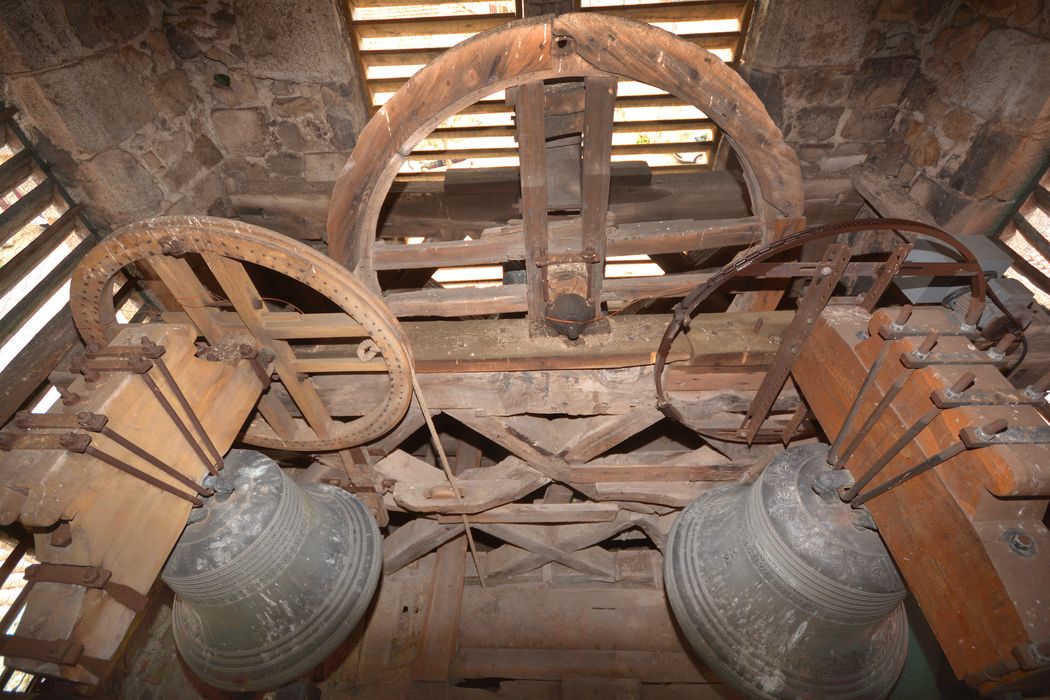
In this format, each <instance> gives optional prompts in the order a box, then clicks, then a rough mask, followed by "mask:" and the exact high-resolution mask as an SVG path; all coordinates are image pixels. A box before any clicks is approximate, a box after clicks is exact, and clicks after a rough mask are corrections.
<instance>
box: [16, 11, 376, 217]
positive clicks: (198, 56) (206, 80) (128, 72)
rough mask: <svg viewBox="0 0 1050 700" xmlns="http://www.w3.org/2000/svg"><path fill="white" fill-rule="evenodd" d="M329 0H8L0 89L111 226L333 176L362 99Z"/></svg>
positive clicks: (341, 24) (218, 206)
mask: <svg viewBox="0 0 1050 700" xmlns="http://www.w3.org/2000/svg"><path fill="white" fill-rule="evenodd" d="M344 8H345V3H343V2H341V0H266V2H257V1H253V0H151V1H150V2H143V1H142V0H65V1H62V0H9V2H7V3H5V7H4V13H3V18H2V20H0V57H2V61H0V71H2V73H0V79H2V83H0V94H2V95H3V99H4V101H5V103H7V104H9V105H14V106H16V107H18V108H19V109H20V110H21V114H20V117H19V119H20V122H21V123H22V125H23V126H24V127H25V128H26V130H27V131H28V132H29V135H30V137H31V138H32V139H34V141H36V142H37V143H38V145H39V149H40V152H41V154H42V155H43V156H44V157H45V159H47V160H48V161H49V162H51V163H52V164H53V165H54V168H55V171H56V174H57V175H58V176H59V177H60V178H61V179H62V180H63V181H64V182H65V183H66V184H67V185H69V186H71V188H72V189H73V193H74V196H75V197H76V198H77V199H78V200H79V201H81V202H84V203H85V204H86V205H87V206H88V212H89V215H90V216H91V218H92V219H93V220H94V221H95V222H96V223H97V224H100V225H101V226H102V227H104V228H112V227H116V226H120V225H122V224H125V223H128V222H131V221H135V220H137V219H139V218H142V217H145V216H150V215H157V214H176V213H183V214H184V213H207V212H211V213H218V214H222V213H224V212H225V211H226V207H225V204H224V196H225V195H227V194H228V193H230V192H231V191H236V190H238V189H239V188H241V187H243V186H244V184H245V183H247V182H253V181H259V180H278V181H281V180H287V181H289V182H301V181H302V180H303V179H304V178H305V179H307V180H331V179H333V178H334V175H335V173H336V172H337V171H338V169H339V168H340V167H341V166H342V164H343V163H344V162H345V161H346V158H347V156H348V155H349V152H350V150H351V149H352V147H353V145H354V143H355V141H356V137H357V134H358V132H359V131H360V129H361V127H362V126H363V125H364V123H365V121H366V120H367V109H366V106H365V105H366V103H365V99H364V94H363V91H362V85H361V81H360V79H359V75H358V69H357V62H356V60H355V59H354V56H353V52H352V49H351V46H350V42H349V39H348V35H347V32H346V17H345V14H344V13H345V9H344Z"/></svg>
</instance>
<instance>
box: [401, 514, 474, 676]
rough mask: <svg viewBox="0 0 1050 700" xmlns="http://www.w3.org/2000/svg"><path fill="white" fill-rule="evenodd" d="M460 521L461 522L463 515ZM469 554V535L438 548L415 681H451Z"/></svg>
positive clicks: (417, 659)
mask: <svg viewBox="0 0 1050 700" xmlns="http://www.w3.org/2000/svg"><path fill="white" fill-rule="evenodd" d="M459 522H460V524H461V525H462V523H463V520H462V518H460V521H459ZM466 556H467V538H466V537H464V536H459V537H456V538H454V539H452V540H449V541H448V542H446V543H445V544H443V545H441V546H440V547H438V550H437V555H436V556H435V558H434V571H433V573H432V574H431V578H430V588H429V589H427V602H426V614H425V616H424V619H423V632H422V634H421V635H420V640H419V653H418V654H417V656H416V663H415V666H414V668H413V672H412V677H413V678H414V679H415V680H420V681H439V682H440V681H448V676H449V668H450V666H451V665H452V658H453V656H455V653H456V639H457V637H458V634H459V610H460V604H461V603H462V601H463V582H464V570H465V568H466Z"/></svg>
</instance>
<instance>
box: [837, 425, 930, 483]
mask: <svg viewBox="0 0 1050 700" xmlns="http://www.w3.org/2000/svg"><path fill="white" fill-rule="evenodd" d="M940 414H941V409H939V408H937V407H936V406H934V407H933V408H931V409H930V410H928V411H926V413H924V414H922V417H921V418H919V420H917V421H915V422H914V423H912V425H911V427H910V428H908V429H907V430H906V431H905V432H904V434H903V435H901V436H900V437H899V438H897V440H896V441H895V442H894V443H893V444H892V445H890V447H889V449H887V450H886V451H885V452H883V453H882V455H881V456H879V458H878V459H877V460H875V463H874V464H872V465H871V466H870V467H868V471H866V472H864V475H863V476H862V477H860V478H859V479H857V481H856V482H855V483H854V484H853V486H851V487H849V488H848V489H847V490H846V492H845V493H843V494H842V500H844V501H846V502H847V503H848V502H850V501H852V500H853V499H854V498H856V497H857V494H858V493H860V490H861V489H862V488H864V487H865V486H867V485H868V483H869V482H871V480H872V479H874V478H875V477H876V476H878V475H879V472H881V471H882V470H883V468H884V467H885V466H886V465H887V464H889V463H890V461H891V460H892V459H893V458H894V457H896V456H897V454H898V453H899V452H900V451H901V450H902V449H904V446H905V445H907V444H908V443H909V442H911V441H912V440H914V439H915V436H917V435H918V434H919V433H921V432H922V431H923V430H924V429H925V428H926V426H927V425H929V424H930V423H931V422H933V419H934V418H936V417H937V416H939V415H940Z"/></svg>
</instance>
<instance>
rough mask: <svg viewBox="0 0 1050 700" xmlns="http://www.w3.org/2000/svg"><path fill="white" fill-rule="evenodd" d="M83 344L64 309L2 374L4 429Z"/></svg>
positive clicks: (0, 413) (1, 419)
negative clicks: (77, 346)
mask: <svg viewBox="0 0 1050 700" xmlns="http://www.w3.org/2000/svg"><path fill="white" fill-rule="evenodd" d="M79 342H80V336H79V335H78V334H77V329H76V327H74V326H73V316H72V315H71V314H70V311H69V306H68V305H67V306H65V307H64V308H62V309H61V310H60V311H59V312H58V313H57V314H55V317H54V318H52V319H51V320H50V321H48V322H47V324H46V325H45V326H44V327H43V328H42V329H41V330H40V332H39V333H37V334H36V336H34V337H33V339H32V340H31V341H29V344H28V345H26V346H25V348H23V349H22V351H21V352H20V353H18V355H16V356H15V358H14V359H13V360H11V362H10V363H9V364H8V365H7V367H5V368H4V371H3V373H0V425H4V424H5V423H7V421H9V420H11V418H12V417H13V416H14V415H15V413H16V412H17V411H18V410H20V409H21V408H22V407H23V406H24V404H25V403H26V401H28V400H29V399H30V397H32V396H33V395H35V394H36V393H37V391H38V390H39V388H40V385H41V384H43V383H44V382H45V381H46V380H47V376H48V375H49V374H50V373H51V372H52V370H54V369H55V367H56V366H57V365H58V363H59V362H61V361H62V358H63V357H65V356H66V353H68V352H69V351H70V350H71V349H72V348H73V347H74V346H75V345H77V344H78V343H79Z"/></svg>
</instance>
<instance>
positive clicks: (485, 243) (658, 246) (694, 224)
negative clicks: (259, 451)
mask: <svg viewBox="0 0 1050 700" xmlns="http://www.w3.org/2000/svg"><path fill="white" fill-rule="evenodd" d="M562 228H564V229H565V230H564V231H561V230H560V229H559V228H555V227H554V226H551V227H550V232H551V246H550V249H551V252H552V253H553V254H559V253H564V252H567V245H568V242H569V240H571V238H572V236H570V235H568V234H569V233H574V232H575V231H577V230H578V225H574V226H565V227H562ZM562 234H566V235H562ZM608 235H609V237H608V247H607V251H606V252H607V254H608V255H609V256H618V255H638V254H647V253H680V252H684V251H690V250H705V249H709V248H722V247H730V246H736V245H747V244H749V243H753V242H754V241H756V240H758V239H759V237H760V236H761V224H760V222H759V221H758V220H757V219H755V218H753V217H749V218H747V219H737V220H726V221H709V222H702V221H666V222H656V223H644V224H624V225H622V226H619V227H616V228H613V229H611V230H610V231H609V234H608ZM524 257H525V246H524V241H523V238H522V236H521V234H520V232H514V233H508V234H504V235H498V236H485V237H482V238H480V239H479V240H476V241H439V242H436V243H421V244H418V245H411V246H409V245H405V244H398V243H390V244H387V243H377V244H376V247H375V252H374V253H373V262H374V265H375V269H377V270H399V269H410V268H417V267H418V268H429V267H448V266H458V265H483V264H486V263H502V262H508V261H511V260H523V259H524ZM306 337H310V336H306ZM313 337H317V336H313Z"/></svg>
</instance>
